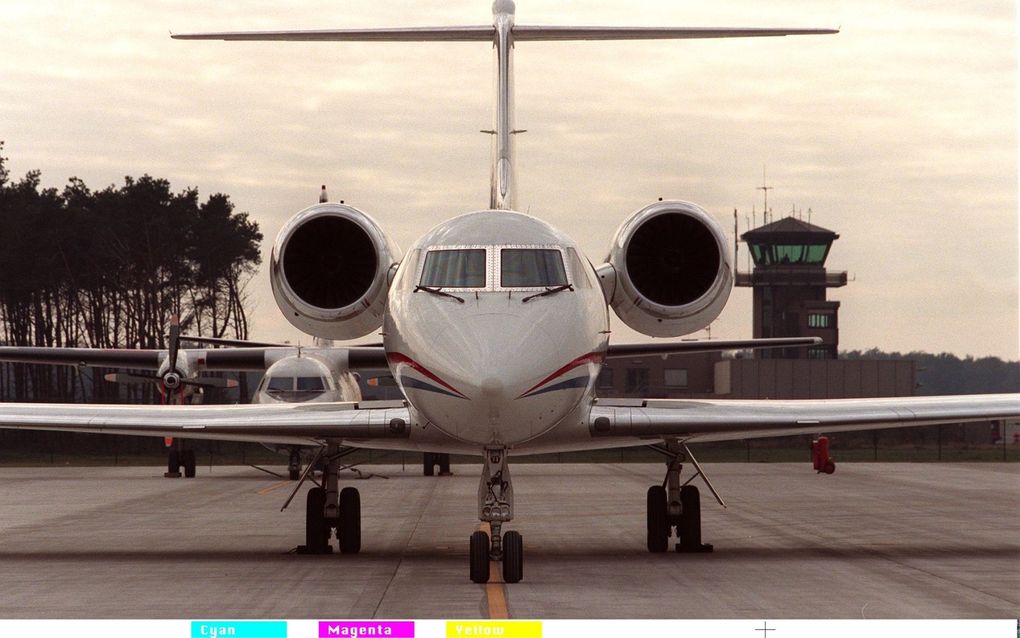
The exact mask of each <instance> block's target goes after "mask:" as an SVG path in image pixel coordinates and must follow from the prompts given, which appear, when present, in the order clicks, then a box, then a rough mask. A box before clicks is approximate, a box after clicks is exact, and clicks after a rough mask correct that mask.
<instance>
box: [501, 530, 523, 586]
mask: <svg viewBox="0 0 1020 638" xmlns="http://www.w3.org/2000/svg"><path fill="white" fill-rule="evenodd" d="M522 578H524V539H523V538H522V537H521V534H520V532H513V531H511V532H504V534H503V582H504V583H519V582H521V579H522Z"/></svg>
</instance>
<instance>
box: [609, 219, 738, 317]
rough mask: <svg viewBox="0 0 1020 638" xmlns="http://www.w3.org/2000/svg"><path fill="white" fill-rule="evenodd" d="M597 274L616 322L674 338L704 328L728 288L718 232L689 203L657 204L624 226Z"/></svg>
mask: <svg viewBox="0 0 1020 638" xmlns="http://www.w3.org/2000/svg"><path fill="white" fill-rule="evenodd" d="M607 261H608V264H605V265H603V266H601V267H600V268H599V269H597V270H598V273H599V276H600V280H601V281H602V283H603V290H604V291H605V293H606V299H607V300H609V303H610V305H612V307H613V310H614V311H616V314H617V316H618V317H620V319H621V320H622V321H623V322H624V323H625V324H627V325H628V326H630V327H631V328H633V329H634V330H636V331H638V332H640V333H642V334H646V335H648V336H650V337H679V336H681V335H686V334H690V333H692V332H696V331H698V330H701V329H703V328H705V327H706V326H708V325H709V324H710V323H712V321H714V320H715V318H716V317H718V316H719V313H720V312H722V309H723V306H725V305H726V300H727V299H729V296H730V289H731V288H732V287H733V273H732V271H733V267H732V258H731V257H730V252H729V250H728V248H727V245H726V236H725V234H724V233H723V230H722V227H721V226H719V224H718V223H717V222H716V221H715V220H714V219H713V218H712V216H711V215H709V214H708V213H707V212H705V211H704V210H703V209H701V208H700V207H698V206H696V205H695V204H691V203H689V202H681V201H667V202H657V203H655V204H652V205H651V206H646V207H645V208H643V209H641V210H639V211H638V212H636V213H634V214H633V215H632V216H631V217H630V219H628V220H627V221H626V222H624V223H623V224H622V225H621V226H620V228H619V230H617V231H616V236H615V237H614V238H613V244H612V246H611V248H610V252H609V258H608V260H607Z"/></svg>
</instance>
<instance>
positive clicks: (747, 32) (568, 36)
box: [513, 26, 839, 41]
mask: <svg viewBox="0 0 1020 638" xmlns="http://www.w3.org/2000/svg"><path fill="white" fill-rule="evenodd" d="M833 33H839V29H762V28H721V29H720V28H713V27H539V26H515V27H514V28H513V35H514V39H515V40H517V41H523V40H695V39H704V38H763V37H776V36H784V35H826V34H833Z"/></svg>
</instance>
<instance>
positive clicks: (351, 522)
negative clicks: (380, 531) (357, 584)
mask: <svg viewBox="0 0 1020 638" xmlns="http://www.w3.org/2000/svg"><path fill="white" fill-rule="evenodd" d="M336 533H337V534H336V535H337V538H338V539H339V544H340V552H341V553H344V554H357V553H358V552H360V551H361V494H360V493H359V492H358V490H357V488H354V487H345V488H344V489H342V490H340V520H339V521H338V523H337V528H336Z"/></svg>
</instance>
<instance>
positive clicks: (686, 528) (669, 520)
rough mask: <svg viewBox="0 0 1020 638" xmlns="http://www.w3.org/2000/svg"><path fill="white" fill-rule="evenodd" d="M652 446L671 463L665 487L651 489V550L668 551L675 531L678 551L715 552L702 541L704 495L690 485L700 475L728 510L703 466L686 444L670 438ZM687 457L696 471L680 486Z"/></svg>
mask: <svg viewBox="0 0 1020 638" xmlns="http://www.w3.org/2000/svg"><path fill="white" fill-rule="evenodd" d="M649 447H651V448H652V449H653V450H655V451H657V452H659V453H661V454H663V455H665V456H666V457H667V458H668V460H667V461H666V478H665V480H663V482H662V485H653V486H651V487H649V488H648V510H647V523H648V551H650V552H654V553H661V552H665V551H666V550H667V549H668V548H669V537H670V535H672V534H673V532H674V530H675V531H676V537H677V540H678V541H679V542H678V543H677V544H676V551H678V552H691V553H693V552H710V551H712V549H713V548H712V545H709V544H707V543H702V542H701V494H700V492H699V491H698V488H697V487H696V486H694V485H690V482H691V481H693V480H694V479H695V478H696V477H697V476H698V475H701V477H702V479H704V481H705V485H707V486H708V489H709V490H711V491H712V494H713V495H714V496H715V498H716V500H718V501H719V504H720V505H722V506H723V507H726V504H725V503H724V502H723V501H722V499H721V498H720V497H719V494H718V492H716V491H715V488H713V487H712V484H711V483H709V482H708V477H706V476H705V473H704V472H702V470H701V466H700V465H698V462H697V460H695V458H694V456H693V455H692V454H691V451H690V450H689V449H687V446H686V445H683V444H682V443H679V442H678V441H676V440H675V439H670V440H667V441H665V443H664V444H662V445H651V446H649ZM688 457H689V458H690V460H691V463H692V464H693V465H694V467H695V469H696V470H697V472H696V473H695V474H694V475H693V476H691V478H689V479H687V481H686V482H684V483H683V484H681V483H680V472H681V470H682V469H683V463H684V460H685V459H686V458H688Z"/></svg>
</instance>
